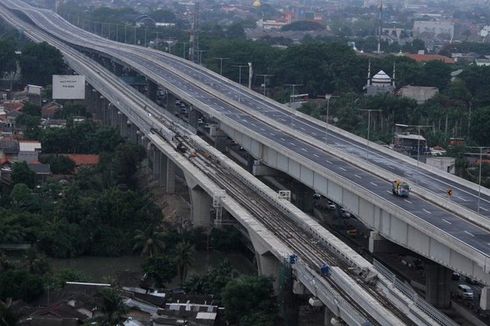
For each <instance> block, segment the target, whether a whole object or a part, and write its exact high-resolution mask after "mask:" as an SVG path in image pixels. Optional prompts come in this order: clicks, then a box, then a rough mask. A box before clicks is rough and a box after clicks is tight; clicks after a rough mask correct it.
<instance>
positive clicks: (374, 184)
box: [369, 182, 378, 187]
mask: <svg viewBox="0 0 490 326" xmlns="http://www.w3.org/2000/svg"><path fill="white" fill-rule="evenodd" d="M369 183H370V184H372V185H373V186H375V187H377V186H378V184H377V183H374V182H369Z"/></svg>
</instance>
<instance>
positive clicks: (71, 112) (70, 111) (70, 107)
mask: <svg viewBox="0 0 490 326" xmlns="http://www.w3.org/2000/svg"><path fill="white" fill-rule="evenodd" d="M75 116H79V117H89V116H90V114H89V113H88V112H87V108H86V107H85V106H83V105H81V104H67V105H65V106H63V109H62V110H60V111H58V112H56V113H55V115H54V117H55V118H56V119H70V118H73V117H75Z"/></svg>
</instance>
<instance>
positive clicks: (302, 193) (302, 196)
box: [293, 183, 315, 212]
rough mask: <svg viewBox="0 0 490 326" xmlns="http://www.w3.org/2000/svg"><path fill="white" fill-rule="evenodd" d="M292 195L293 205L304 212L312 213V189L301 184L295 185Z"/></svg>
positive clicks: (313, 192)
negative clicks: (293, 196) (293, 198)
mask: <svg viewBox="0 0 490 326" xmlns="http://www.w3.org/2000/svg"><path fill="white" fill-rule="evenodd" d="M293 189H295V191H294V195H295V200H294V204H295V205H296V206H297V207H298V208H299V209H301V210H302V211H304V212H312V211H313V195H314V194H315V191H313V189H311V188H309V187H307V186H305V185H303V184H301V183H296V184H295V187H294V188H293Z"/></svg>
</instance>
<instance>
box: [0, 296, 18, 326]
mask: <svg viewBox="0 0 490 326" xmlns="http://www.w3.org/2000/svg"><path fill="white" fill-rule="evenodd" d="M16 324H17V317H16V316H15V314H14V313H13V312H12V298H7V299H6V300H5V301H3V300H0V326H14V325H16Z"/></svg>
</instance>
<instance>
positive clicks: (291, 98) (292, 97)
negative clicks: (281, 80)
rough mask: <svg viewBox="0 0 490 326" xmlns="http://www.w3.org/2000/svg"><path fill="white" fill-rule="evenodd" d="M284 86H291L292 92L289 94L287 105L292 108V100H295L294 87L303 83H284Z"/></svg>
mask: <svg viewBox="0 0 490 326" xmlns="http://www.w3.org/2000/svg"><path fill="white" fill-rule="evenodd" d="M284 86H289V87H291V88H292V93H291V95H289V107H290V108H292V107H293V102H295V100H294V95H295V94H296V93H295V90H296V87H299V86H303V84H285V85H284Z"/></svg>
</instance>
